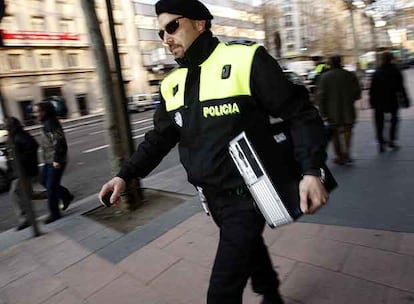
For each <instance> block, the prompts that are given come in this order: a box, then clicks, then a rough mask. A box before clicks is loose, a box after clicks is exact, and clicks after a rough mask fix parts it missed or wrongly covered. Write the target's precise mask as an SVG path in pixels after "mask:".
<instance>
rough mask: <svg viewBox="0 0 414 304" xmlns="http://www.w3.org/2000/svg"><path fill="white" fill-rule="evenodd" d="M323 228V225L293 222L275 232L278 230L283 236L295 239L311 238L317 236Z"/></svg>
mask: <svg viewBox="0 0 414 304" xmlns="http://www.w3.org/2000/svg"><path fill="white" fill-rule="evenodd" d="M324 228H325V226H324V225H319V224H311V223H301V222H295V223H292V224H289V225H284V226H281V227H279V228H276V230H280V231H282V232H283V234H285V235H286V234H288V235H290V236H297V237H311V236H318V235H319V234H320V233H321V232H322V230H323V229H324Z"/></svg>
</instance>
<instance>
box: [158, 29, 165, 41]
mask: <svg viewBox="0 0 414 304" xmlns="http://www.w3.org/2000/svg"><path fill="white" fill-rule="evenodd" d="M158 36H160V38H161V40H164V31H163V30H160V31H159V32H158Z"/></svg>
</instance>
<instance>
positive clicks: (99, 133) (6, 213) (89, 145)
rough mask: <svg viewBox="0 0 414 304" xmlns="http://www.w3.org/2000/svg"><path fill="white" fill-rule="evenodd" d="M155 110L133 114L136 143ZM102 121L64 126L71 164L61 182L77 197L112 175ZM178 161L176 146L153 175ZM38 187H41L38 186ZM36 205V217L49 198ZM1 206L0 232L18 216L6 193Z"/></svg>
mask: <svg viewBox="0 0 414 304" xmlns="http://www.w3.org/2000/svg"><path fill="white" fill-rule="evenodd" d="M153 112H154V111H153V110H151V111H146V112H143V113H136V114H131V116H130V119H131V131H132V136H133V137H134V142H135V146H136V145H138V144H139V143H140V142H141V141H142V140H143V137H144V134H145V132H147V131H148V130H150V129H151V128H152V115H153ZM101 120H102V119H97V118H94V119H91V122H92V123H91V124H88V125H80V123H73V124H70V125H69V126H66V125H65V127H64V128H65V134H66V139H67V142H68V146H69V163H68V166H67V168H66V170H65V173H64V176H63V180H62V184H63V185H65V186H66V187H67V188H68V189H69V190H70V191H71V192H72V193H73V194H74V195H75V200H80V199H82V198H85V197H87V196H89V195H92V194H95V193H97V192H98V191H99V189H100V187H101V186H102V184H103V183H105V182H106V181H107V180H108V179H109V178H111V176H112V174H111V164H110V161H109V151H108V147H107V144H108V141H107V139H106V135H105V130H104V125H103V121H101ZM32 133H34V134H35V133H38V131H36V132H32ZM177 163H178V154H177V149H174V150H173V151H172V153H170V154H169V155H168V156H167V157H166V158H165V159H164V160H163V162H162V163H161V164H160V165H159V166H158V167H157V168H156V169H155V170H154V171H153V172H152V173H151V174H154V173H157V172H160V171H163V170H165V169H167V168H169V167H172V166H175V165H177ZM35 188H36V189H41V188H42V187H41V186H40V185H37V186H36V187H35ZM33 206H35V210H36V215H37V216H41V215H43V214H47V201H46V200H41V201H34V204H33ZM0 208H1V213H0V231H4V230H8V229H10V228H12V227H14V226H15V225H16V218H15V215H14V211H13V208H12V204H11V202H10V200H9V195H8V193H7V192H6V193H2V194H0Z"/></svg>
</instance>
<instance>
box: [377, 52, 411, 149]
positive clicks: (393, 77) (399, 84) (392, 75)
mask: <svg viewBox="0 0 414 304" xmlns="http://www.w3.org/2000/svg"><path fill="white" fill-rule="evenodd" d="M393 59H394V57H393V55H392V54H391V53H390V52H384V53H383V54H382V58H381V61H382V64H381V66H380V67H379V69H378V70H377V71H376V72H375V73H374V75H373V77H372V82H371V88H370V91H369V96H370V99H369V101H370V104H371V107H372V108H373V109H374V110H375V126H376V131H377V141H378V150H379V152H380V153H382V152H384V151H385V143H386V141H385V139H384V136H383V130H384V114H385V113H390V114H391V126H390V133H389V141H388V146H389V147H390V148H392V149H396V148H398V146H397V145H396V144H395V140H396V139H397V124H398V108H399V106H400V105H399V99H400V98H401V99H402V100H404V101H405V103H407V105H408V98H407V94H406V92H405V88H404V80H403V76H402V74H401V72H400V70H399V69H398V67H397V66H396V65H395V64H394V63H393Z"/></svg>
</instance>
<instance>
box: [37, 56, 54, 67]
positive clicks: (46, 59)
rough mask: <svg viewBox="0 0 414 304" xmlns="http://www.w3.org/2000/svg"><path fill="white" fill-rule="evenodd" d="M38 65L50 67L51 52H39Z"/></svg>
mask: <svg viewBox="0 0 414 304" xmlns="http://www.w3.org/2000/svg"><path fill="white" fill-rule="evenodd" d="M40 67H41V68H43V69H49V68H51V67H52V55H51V54H40Z"/></svg>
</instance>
